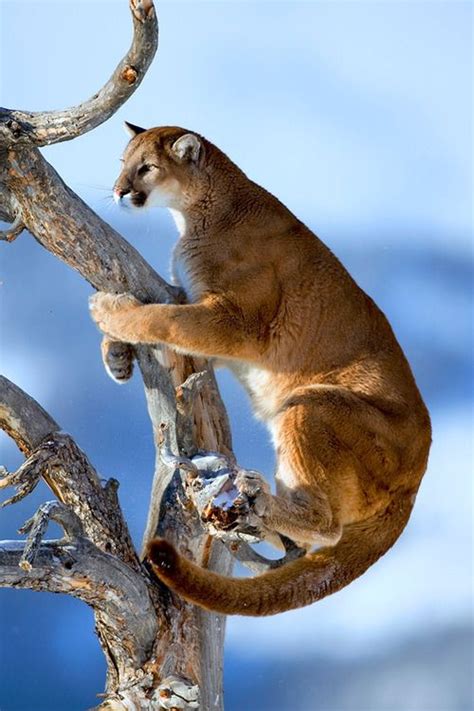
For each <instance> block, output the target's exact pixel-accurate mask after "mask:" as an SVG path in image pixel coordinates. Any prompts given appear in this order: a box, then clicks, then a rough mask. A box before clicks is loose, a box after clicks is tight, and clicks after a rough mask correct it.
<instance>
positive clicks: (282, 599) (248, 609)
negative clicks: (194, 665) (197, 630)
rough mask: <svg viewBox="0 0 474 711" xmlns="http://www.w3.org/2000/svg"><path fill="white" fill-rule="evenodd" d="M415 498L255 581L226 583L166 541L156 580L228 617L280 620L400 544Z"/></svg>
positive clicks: (158, 555)
mask: <svg viewBox="0 0 474 711" xmlns="http://www.w3.org/2000/svg"><path fill="white" fill-rule="evenodd" d="M413 500H414V496H413V493H408V492H405V493H404V494H403V495H402V494H399V495H397V496H396V497H395V498H394V499H393V501H392V502H391V504H390V505H389V506H388V507H387V508H386V509H385V510H384V511H383V512H382V513H379V514H377V515H376V516H373V517H372V518H369V519H367V520H366V521H363V522H361V523H357V524H351V525H349V526H346V528H345V530H344V533H343V535H342V537H341V539H340V540H339V542H338V543H337V544H336V545H335V546H332V547H326V548H321V549H319V550H318V551H316V552H315V553H310V554H308V555H306V556H305V557H304V558H299V559H298V560H295V561H293V562H291V563H288V564H287V565H283V566H282V567H281V568H276V569H275V570H271V571H269V572H267V573H264V574H263V575H259V576H256V577H254V578H226V577H225V576H223V575H218V574H217V573H214V572H212V571H210V570H207V569H205V568H201V567H199V566H198V565H196V564H195V563H191V561H189V560H187V559H186V558H184V557H183V556H181V555H180V554H179V553H178V552H177V551H176V549H175V548H174V547H173V546H172V545H171V544H170V543H168V542H167V541H165V540H164V539H160V538H156V539H155V540H153V541H151V543H150V544H149V546H148V552H147V555H148V558H149V560H150V562H151V564H152V567H153V570H154V572H155V574H156V575H157V576H158V577H159V578H160V579H161V580H162V581H163V582H164V583H165V584H166V585H167V586H168V587H169V588H171V589H172V590H174V591H175V592H177V593H178V594H179V595H181V596H182V597H184V598H185V599H186V600H189V601H190V602H193V603H195V604H196V605H199V606H201V607H204V608H205V609H207V610H212V611H214V612H220V613H223V614H226V615H254V616H260V615H275V614H276V613H278V612H284V611H286V610H293V609H295V608H297V607H303V606H304V605H309V604H311V603H312V602H316V600H320V599H321V598H323V597H325V596H326V595H330V594H331V593H333V592H336V591H337V590H340V589H341V588H343V587H345V586H346V585H348V584H349V583H351V582H352V581H353V580H355V579H356V578H358V577H359V576H360V575H362V573H364V572H365V571H366V570H367V568H369V566H371V565H372V564H373V563H375V561H376V560H377V559H378V558H380V557H381V556H382V555H383V554H384V553H386V552H387V551H388V549H389V548H391V546H392V545H393V544H394V543H395V541H396V540H397V538H398V537H399V535H400V534H401V532H402V531H403V529H404V527H405V525H406V523H407V521H408V518H409V516H410V512H411V509H412V507H413Z"/></svg>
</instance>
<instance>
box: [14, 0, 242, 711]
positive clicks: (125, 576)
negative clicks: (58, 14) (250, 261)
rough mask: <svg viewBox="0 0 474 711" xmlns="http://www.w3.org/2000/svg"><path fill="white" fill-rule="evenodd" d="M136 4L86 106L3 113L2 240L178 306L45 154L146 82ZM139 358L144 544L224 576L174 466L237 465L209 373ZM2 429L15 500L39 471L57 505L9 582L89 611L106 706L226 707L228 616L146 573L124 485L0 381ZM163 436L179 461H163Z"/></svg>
mask: <svg viewBox="0 0 474 711" xmlns="http://www.w3.org/2000/svg"><path fill="white" fill-rule="evenodd" d="M130 7H131V10H132V16H133V23H134V39H133V44H132V48H131V50H130V51H129V53H128V54H127V56H126V57H125V58H124V60H123V61H122V62H121V63H120V64H119V66H118V68H117V70H116V71H115V73H114V74H113V76H112V78H111V79H110V80H109V82H108V83H107V84H106V85H105V86H104V87H103V89H101V90H100V91H99V92H98V93H97V94H96V95H95V96H94V97H93V98H92V99H91V100H89V101H87V102H85V103H84V104H82V105H80V106H78V107H75V108H73V109H69V110H67V111H59V112H46V113H40V114H31V113H26V112H20V111H11V110H8V109H1V110H0V218H1V219H3V220H5V221H7V222H10V223H12V226H11V228H10V229H9V230H6V231H5V232H4V233H2V234H1V235H0V238H3V239H6V240H7V241H12V240H13V239H14V238H16V237H17V236H18V234H20V233H21V231H22V229H25V228H26V229H27V230H28V231H29V232H30V233H31V234H32V235H33V237H34V238H35V239H36V240H37V241H38V242H39V243H40V244H42V245H43V246H44V247H45V248H46V249H48V250H49V251H50V252H52V253H53V254H55V255H56V256H57V257H58V258H60V259H62V260H63V261H65V262H66V263H67V264H69V265H70V266H71V267H72V268H74V269H76V270H77V271H79V272H80V273H81V274H82V275H83V276H84V278H85V279H87V281H89V282H90V283H91V284H92V285H93V286H94V287H95V288H97V289H101V290H104V291H109V292H125V291H127V292H131V293H133V294H134V295H135V296H136V297H138V298H139V299H140V300H142V301H150V302H164V301H166V302H170V301H175V300H176V299H179V297H180V294H179V293H178V291H177V290H176V289H175V288H174V287H171V286H170V285H168V284H166V282H164V281H163V280H162V279H161V278H160V277H159V276H158V275H157V274H156V273H155V272H154V271H153V269H152V268H151V267H150V266H149V265H148V264H147V263H146V262H145V261H144V260H143V258H142V257H141V256H140V255H139V254H138V253H137V252H136V250H134V249H133V247H131V246H130V245H129V244H128V243H127V242H126V241H125V240H124V239H123V238H122V237H121V236H120V235H119V234H118V233H117V232H115V231H114V230H113V229H112V228H111V227H110V226H109V225H107V224H106V223H105V222H103V221H102V220H101V219H100V218H99V217H98V216H97V215H96V214H94V213H93V212H92V211H91V210H90V209H89V208H88V206H87V205H85V204H84V203H83V202H82V201H81V200H80V198H79V197H78V196H77V195H75V194H74V193H73V192H72V191H71V190H70V189H69V188H68V187H67V186H66V185H65V184H64V183H63V181H62V180H61V178H60V177H59V176H58V175H57V173H56V172H55V171H54V169H53V168H52V167H51V166H50V165H49V164H48V163H47V162H46V161H45V160H44V158H43V157H42V155H41V154H40V153H39V151H38V150H37V148H36V146H37V145H45V144H48V143H55V142H58V141H64V140H69V139H71V138H74V137H75V136H78V135H80V134H82V133H84V132H85V131H87V130H90V129H92V128H94V127H95V126H98V125H99V124H100V123H102V122H103V121H105V120H106V119H107V118H108V117H109V116H110V115H112V114H113V113H114V112H115V111H116V110H117V109H118V107H119V106H120V105H121V104H122V103H123V102H124V101H125V100H126V99H127V98H128V96H130V94H131V93H132V92H133V91H134V89H135V88H136V87H137V86H138V84H139V83H140V81H141V79H142V78H143V76H144V73H145V71H146V69H147V67H148V65H149V63H150V62H151V59H152V57H153V54H154V51H155V49H156V46H157V23H156V17H155V10H154V7H153V3H152V2H151V0H142V1H140V0H131V2H130ZM136 357H137V361H138V364H139V367H140V370H141V373H142V376H143V382H144V387H145V393H146V397H147V403H148V411H149V415H150V418H151V421H152V426H153V433H154V438H155V442H156V444H157V459H156V470H155V474H154V484H153V492H152V499H151V502H150V511H149V520H148V524H147V529H146V534H145V541H146V540H148V539H149V538H150V537H151V536H153V535H154V534H155V533H156V532H159V533H160V535H165V536H166V537H167V538H169V539H171V540H174V541H175V542H176V543H178V544H179V546H180V548H181V549H182V550H185V551H186V553H187V555H189V556H190V557H192V558H193V559H194V560H196V561H197V562H199V564H201V565H207V566H209V567H212V568H213V569H215V570H219V571H221V572H224V573H227V574H228V573H229V572H230V569H231V565H232V558H231V556H230V555H229V553H228V552H227V551H226V549H225V548H224V546H222V544H221V543H220V542H218V541H214V540H213V539H212V538H211V537H210V536H209V535H208V534H207V533H206V532H205V531H204V530H203V528H202V526H201V525H200V523H199V518H198V516H197V514H196V513H195V512H194V511H193V510H192V509H190V507H185V506H183V505H182V503H181V502H182V500H183V498H184V495H180V496H178V494H179V491H180V490H181V489H182V480H181V474H180V470H179V467H177V464H178V465H179V464H180V462H179V460H178V461H177V460H175V459H174V457H175V456H181V455H186V456H190V455H192V454H193V453H195V452H196V451H197V450H198V449H199V450H212V451H220V452H223V453H224V454H226V455H228V456H229V457H230V458H231V459H232V455H231V436H230V430H229V426H228V421H227V416H226V413H225V410H224V407H223V405H222V402H221V399H220V396H219V393H218V391H217V387H216V383H215V379H214V376H213V373H212V370H211V369H210V368H209V366H208V365H207V364H206V363H205V362H204V361H198V360H196V359H192V358H188V357H183V356H180V355H177V354H175V353H172V352H168V351H166V350H165V349H163V348H149V347H139V348H137V349H136ZM201 371H203V372H205V373H207V377H203V378H201V383H200V385H199V387H198V388H195V389H194V394H193V396H192V397H191V398H188V401H187V404H186V403H185V402H184V400H185V399H186V398H185V397H184V395H183V392H187V390H186V388H185V390H184V391H183V390H182V389H181V388H180V386H181V385H182V384H183V383H184V382H185V381H187V379H188V377H189V376H190V375H192V374H193V373H195V372H201ZM188 383H189V381H188ZM176 388H180V389H179V391H178V395H179V397H178V406H177V402H176ZM0 425H1V426H2V427H3V428H4V429H5V430H6V431H7V432H8V433H9V434H10V435H11V436H12V437H13V438H14V439H15V440H16V442H17V443H18V446H19V447H20V449H21V450H22V451H23V452H24V453H25V454H26V456H27V459H26V461H25V464H24V465H23V466H22V467H21V468H20V470H18V472H14V473H7V472H4V476H3V479H2V480H1V482H0V486H4V487H7V486H13V487H15V488H16V494H15V495H14V496H13V497H12V498H11V499H10V503H13V502H14V501H15V500H18V499H19V498H22V497H23V496H25V495H27V494H28V493H29V492H30V491H31V490H32V488H33V487H34V486H35V484H36V482H37V481H38V478H39V477H40V476H42V477H43V478H44V479H45V481H46V482H47V483H48V484H49V486H50V487H51V489H52V490H53V491H54V493H55V495H56V496H57V498H58V500H59V502H60V503H58V504H48V505H46V506H45V507H42V508H41V509H40V511H39V512H38V514H37V516H36V518H35V520H34V521H32V522H30V523H29V525H27V526H26V528H25V529H24V530H25V533H26V532H29V538H28V540H27V542H26V543H18V542H3V543H1V544H0V586H10V587H29V588H31V589H34V590H54V591H62V592H67V593H69V594H74V595H76V596H77V597H80V598H81V599H82V600H84V601H85V602H87V603H88V604H90V605H91V606H92V607H93V609H94V613H95V617H96V627H97V632H98V636H99V640H100V642H101V645H102V648H103V650H104V653H105V655H106V658H107V663H108V675H107V684H106V698H105V701H104V702H103V704H102V707H107V708H114V709H125V708H126V709H130V708H140V709H141V708H143V709H148V708H150V709H151V708H173V707H174V708H197V704H198V702H197V700H196V699H197V695H198V694H199V695H200V708H202V709H221V708H222V647H223V640H224V620H223V619H222V618H219V617H218V616H216V615H210V614H207V613H204V612H202V611H200V610H198V609H197V608H194V607H193V606H191V605H188V604H187V603H185V602H183V601H182V600H179V599H177V598H174V597H173V596H172V595H171V594H170V593H169V592H168V591H166V590H163V589H162V588H161V587H160V586H159V585H158V584H157V583H156V582H155V581H154V580H152V579H151V578H150V577H149V575H148V571H147V569H146V567H144V566H143V564H142V563H141V562H140V560H139V557H138V556H137V554H136V552H135V550H134V548H133V545H132V543H131V540H130V537H129V534H128V530H127V526H126V523H125V521H124V519H123V517H122V514H121V511H120V507H119V504H118V499H117V496H116V490H117V485H116V483H115V482H114V481H110V482H108V483H107V485H106V486H105V487H103V486H102V485H101V483H100V479H99V477H98V476H97V474H96V472H95V471H94V469H93V467H92V466H91V464H90V463H89V462H88V460H87V458H86V457H85V455H84V454H83V453H82V452H81V451H80V450H79V449H78V447H77V445H76V444H75V443H74V442H73V440H72V439H71V438H70V437H69V436H67V435H64V434H62V433H60V430H59V426H58V425H57V424H56V423H55V422H54V421H53V420H52V419H51V418H50V417H49V415H47V413H45V412H44V410H42V409H41V408H40V407H39V405H38V404H37V403H35V402H34V401H33V400H32V399H31V398H29V397H28V396H27V395H26V394H25V393H23V392H22V391H21V390H20V389H19V388H16V387H15V386H14V385H13V384H11V383H9V382H8V381H6V379H2V380H1V381H0ZM164 431H165V432H166V441H167V448H168V449H170V451H171V452H172V455H173V456H171V457H170V456H168V457H163V458H162V457H161V456H160V446H159V445H160V442H161V441H162V440H163V432H164ZM50 518H54V520H56V521H58V522H59V523H60V524H61V526H62V527H63V529H64V531H65V539H64V540H62V541H52V542H51V541H50V542H44V541H42V540H41V539H42V536H43V533H44V530H45V528H46V525H47V522H48V520H49V519H50Z"/></svg>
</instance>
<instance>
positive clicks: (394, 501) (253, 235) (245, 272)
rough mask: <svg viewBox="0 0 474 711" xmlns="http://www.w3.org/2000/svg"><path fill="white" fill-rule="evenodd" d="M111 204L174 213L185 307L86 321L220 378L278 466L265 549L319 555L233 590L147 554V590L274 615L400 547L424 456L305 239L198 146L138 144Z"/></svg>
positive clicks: (271, 201) (157, 138)
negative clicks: (276, 545) (239, 397)
mask: <svg viewBox="0 0 474 711" xmlns="http://www.w3.org/2000/svg"><path fill="white" fill-rule="evenodd" d="M190 136H191V138H190ZM282 161H283V162H284V154H283V153H282ZM144 166H147V167H146V169H144ZM115 190H116V194H117V196H118V197H122V196H125V195H129V196H130V197H131V200H132V202H135V204H137V206H140V205H142V204H149V203H150V202H153V201H154V202H157V203H158V204H163V205H167V206H169V207H170V208H172V210H173V211H174V215H175V218H176V221H177V224H178V226H179V227H180V228H181V236H180V239H179V241H178V243H177V246H176V248H175V251H174V272H175V274H176V275H177V279H181V282H182V285H183V286H184V287H185V288H186V290H187V293H188V297H189V300H190V301H191V302H192V303H190V304H187V305H177V306H175V305H156V304H153V305H142V304H140V303H139V302H137V301H136V300H135V299H133V297H129V296H118V297H116V296H113V295H110V294H98V295H96V296H95V297H93V299H92V304H91V309H92V315H93V317H94V319H95V320H96V322H97V323H98V325H99V326H100V328H101V329H102V330H103V331H104V333H106V334H107V335H108V336H109V337H111V338H113V339H116V340H120V341H124V342H127V343H156V342H161V343H167V344H168V345H170V346H171V347H173V348H176V349H177V350H179V351H182V352H185V353H195V354H199V355H203V356H207V357H209V358H214V359H216V360H217V362H218V363H220V364H224V365H227V366H228V367H230V368H231V369H232V370H233V371H234V373H235V374H236V376H237V377H238V378H239V380H240V381H241V382H242V384H243V385H244V387H246V388H247V390H248V392H249V394H250V397H251V399H252V403H253V408H254V411H255V413H256V415H257V416H258V417H260V418H261V419H262V420H264V421H265V422H266V424H267V425H268V427H269V430H270V432H271V435H272V438H273V441H274V444H275V448H276V452H277V457H278V464H277V471H276V489H277V493H276V496H274V495H272V494H271V493H270V491H269V489H268V488H266V487H265V486H263V485H262V486H263V493H262V497H263V505H264V510H265V514H264V522H265V525H266V527H267V529H268V532H269V535H270V534H271V533H275V532H276V533H278V534H282V535H285V536H287V537H289V538H291V539H292V540H294V541H296V542H297V543H299V544H300V545H302V546H306V547H307V548H308V549H309V548H310V547H312V546H315V545H323V546H325V547H324V548H323V549H321V550H318V551H317V552H316V553H308V555H307V556H305V557H304V558H302V559H300V560H298V561H296V562H293V563H291V564H289V565H288V566H284V567H283V568H281V569H277V570H274V571H271V572H269V573H266V574H264V575H262V576H258V577H256V578H252V579H249V580H242V579H233V578H224V577H222V576H218V575H216V574H213V573H211V572H210V571H207V570H203V569H199V568H197V567H196V566H195V565H193V564H192V563H190V562H189V561H186V559H184V558H183V557H182V556H180V555H179V554H178V553H177V552H176V551H174V549H172V547H171V546H170V545H169V544H167V543H166V542H164V541H159V540H157V541H155V542H154V543H153V544H152V545H151V547H150V551H149V553H150V559H151V561H152V563H153V565H154V570H155V571H156V574H157V575H158V576H159V577H160V578H161V579H162V580H163V581H165V582H166V584H167V585H168V586H169V587H171V588H173V589H175V590H176V591H177V592H179V593H180V594H181V595H183V596H184V597H185V598H187V599H189V600H191V601H193V602H195V603H196V604H198V605H201V606H203V607H206V608H208V609H212V610H218V611H220V612H223V613H229V614H232V613H238V614H251V615H265V614H273V613H275V612H280V611H283V610H287V609H291V608H294V607H299V606H302V605H306V604H308V603H310V602H313V601H314V600H317V599H319V598H321V597H323V596H324V595H326V594H328V593H329V592H334V591H335V590H337V589H339V588H341V587H343V586H344V585H346V584H348V583H349V582H350V581H351V580H353V579H354V578H356V577H358V576H359V575H361V574H362V573H363V572H364V571H365V570H366V569H367V567H369V565H371V564H372V563H373V562H374V561H375V560H377V558H379V557H380V556H381V555H383V553H385V551H386V550H388V548H389V547H390V546H391V545H393V543H394V542H395V540H396V539H397V538H398V536H399V535H400V533H401V531H402V530H403V528H404V526H405V524H406V522H407V520H408V517H409V514H410V511H411V507H412V505H413V501H414V497H415V494H416V492H417V490H418V487H419V484H420V481H421V478H422V476H423V473H424V471H425V468H426V464H427V458H428V451H429V447H430V441H431V430H430V421H429V416H428V412H427V410H426V408H425V406H424V404H423V401H422V399H421V396H420V394H419V392H418V389H417V387H416V384H415V381H414V378H413V375H412V373H411V371H410V367H409V365H408V363H407V361H406V359H405V357H404V355H403V352H402V350H401V348H400V346H399V345H398V343H397V341H396V339H395V336H394V334H393V332H392V330H391V328H390V326H389V324H388V322H387V320H386V318H385V316H384V315H383V314H382V312H381V311H380V310H379V309H378V308H377V306H376V305H375V304H374V302H373V301H372V300H371V299H370V298H369V297H368V296H367V295H366V294H365V293H364V292H363V291H362V290H361V289H360V288H359V287H358V286H357V284H356V283H355V282H354V281H353V279H352V278H351V277H350V275H349V274H348V273H347V271H346V270H345V269H344V267H343V266H342V265H341V264H340V262H339V261H338V260H337V259H336V257H335V256H334V255H333V254H332V253H331V252H330V251H329V249H328V248H327V247H326V246H325V245H324V244H323V243H322V242H321V241H320V240H319V239H318V238H317V237H316V236H315V235H314V234H313V233H312V232H311V231H310V230H309V229H308V228H307V227H305V225H303V224H302V223H301V222H300V221H299V220H298V219H297V218H296V217H295V216H294V215H293V214H292V213H291V212H290V211H289V210H288V209H287V208H286V207H284V205H282V204H281V203H280V202H279V201H278V200H277V199H276V198H275V197H273V196H272V195H270V194H269V193H268V192H267V191H265V190H264V189H263V188H261V187H259V186H258V185H256V184H255V183H253V182H252V181H251V180H249V179H248V178H247V177H246V176H245V175H244V173H243V172H242V171H241V170H240V169H239V168H238V167H237V166H236V165H235V164H234V163H232V162H231V161H230V160H229V158H227V156H225V155H224V153H222V152H221V151H220V150H219V149H218V148H216V147H215V146H213V145H212V144H211V143H210V142H209V141H207V140H206V139H204V138H203V137H201V136H198V135H197V134H195V133H191V132H188V131H186V130H184V129H181V128H176V127H164V128H154V129H151V130H148V131H145V132H140V133H138V134H137V135H136V137H135V138H133V139H132V141H131V142H130V143H129V145H128V147H127V149H126V151H125V155H124V166H123V171H122V173H121V174H120V176H119V178H118V180H117V183H116V186H115Z"/></svg>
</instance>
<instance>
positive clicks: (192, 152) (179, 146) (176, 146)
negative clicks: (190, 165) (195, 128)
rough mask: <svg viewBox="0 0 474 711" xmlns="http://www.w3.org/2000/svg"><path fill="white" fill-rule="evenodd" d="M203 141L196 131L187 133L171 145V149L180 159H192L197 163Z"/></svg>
mask: <svg viewBox="0 0 474 711" xmlns="http://www.w3.org/2000/svg"><path fill="white" fill-rule="evenodd" d="M201 148H202V145H201V141H200V140H199V138H198V137H197V136H195V135H194V133H185V134H184V136H181V137H180V138H178V140H177V141H175V142H174V143H173V145H172V146H171V150H172V151H173V153H174V154H175V156H176V157H177V158H179V160H183V161H184V160H190V161H193V162H194V163H197V161H198V158H199V155H200V153H201Z"/></svg>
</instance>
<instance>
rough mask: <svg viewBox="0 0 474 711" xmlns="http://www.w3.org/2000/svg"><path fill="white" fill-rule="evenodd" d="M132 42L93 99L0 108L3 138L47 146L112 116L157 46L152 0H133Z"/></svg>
mask: <svg viewBox="0 0 474 711" xmlns="http://www.w3.org/2000/svg"><path fill="white" fill-rule="evenodd" d="M130 10H131V12H132V18H133V40H132V45H131V47H130V49H129V51H128V52H127V54H126V55H125V57H124V58H123V59H122V60H121V62H120V63H119V64H118V66H117V68H116V69H115V71H114V73H113V74H112V76H111V77H110V79H109V80H108V82H107V83H106V84H104V86H103V87H102V88H101V89H99V91H98V92H96V93H95V94H94V95H93V96H92V97H91V98H90V99H88V100H87V101H84V102H83V103H82V104H79V105H78V106H74V107H72V108H69V109H65V110H63V111H41V112H28V111H16V110H10V109H3V108H0V141H1V140H3V141H4V142H10V143H16V142H17V141H21V140H23V139H26V140H27V142H28V144H30V145H31V144H34V145H36V146H45V145H49V144H51V143H59V142H60V141H69V140H71V139H72V138H76V137H77V136H81V135H82V134H83V133H86V132H87V131H91V130H92V129H93V128H96V126H99V125H100V124H101V123H103V122H104V121H106V120H107V119H108V118H109V117H110V116H112V115H113V114H114V113H115V112H116V111H117V109H119V108H120V106H121V105H122V104H123V103H125V101H127V99H128V98H129V97H130V96H131V95H132V94H133V92H134V91H135V90H136V89H137V88H138V86H139V85H140V84H141V81H142V79H143V77H144V76H145V73H146V71H147V69H148V67H149V66H150V64H151V61H152V59H153V57H154V55H155V52H156V49H157V47H158V24H157V20H156V13H155V9H154V7H153V2H152V0H130Z"/></svg>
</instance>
